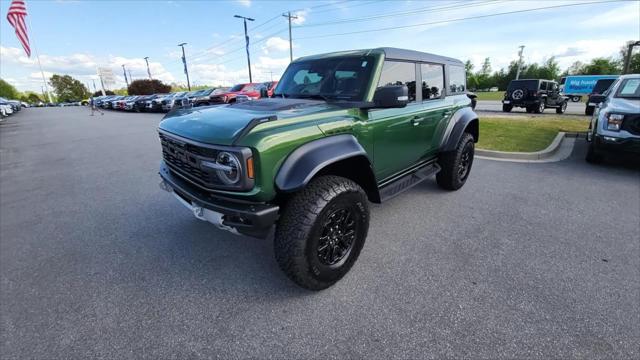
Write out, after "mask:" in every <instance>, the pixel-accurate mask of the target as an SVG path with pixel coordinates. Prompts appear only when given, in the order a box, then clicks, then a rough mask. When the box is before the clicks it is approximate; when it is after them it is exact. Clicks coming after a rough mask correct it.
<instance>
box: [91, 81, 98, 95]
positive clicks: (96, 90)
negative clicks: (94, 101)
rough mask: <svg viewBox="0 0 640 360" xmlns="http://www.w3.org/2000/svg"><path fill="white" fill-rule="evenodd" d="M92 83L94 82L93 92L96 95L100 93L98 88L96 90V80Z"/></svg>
mask: <svg viewBox="0 0 640 360" xmlns="http://www.w3.org/2000/svg"><path fill="white" fill-rule="evenodd" d="M91 81H93V92H94V93H96V92H98V88H96V80H95V79H91Z"/></svg>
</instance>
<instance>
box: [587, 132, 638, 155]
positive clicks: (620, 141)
mask: <svg viewBox="0 0 640 360" xmlns="http://www.w3.org/2000/svg"><path fill="white" fill-rule="evenodd" d="M594 142H595V146H596V148H597V149H598V150H604V151H611V152H625V153H634V154H640V137H628V138H622V137H614V136H608V135H600V134H596V136H595V137H594Z"/></svg>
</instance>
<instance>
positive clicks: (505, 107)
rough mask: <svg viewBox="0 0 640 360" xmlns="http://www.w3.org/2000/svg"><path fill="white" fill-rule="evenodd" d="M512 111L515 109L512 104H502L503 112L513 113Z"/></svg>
mask: <svg viewBox="0 0 640 360" xmlns="http://www.w3.org/2000/svg"><path fill="white" fill-rule="evenodd" d="M512 109H513V105H511V104H502V111H504V112H511V110H512Z"/></svg>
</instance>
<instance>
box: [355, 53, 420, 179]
mask: <svg viewBox="0 0 640 360" xmlns="http://www.w3.org/2000/svg"><path fill="white" fill-rule="evenodd" d="M385 85H407V87H408V88H409V104H408V105H407V106H406V107H404V108H398V109H375V110H371V111H369V116H368V127H369V130H370V131H371V132H372V134H373V137H374V150H373V157H374V158H373V162H374V169H375V173H376V178H377V180H378V181H381V180H383V179H385V178H388V177H389V176H391V175H393V174H395V173H397V172H399V171H401V170H404V169H406V168H407V167H409V166H410V165H412V164H414V163H415V162H417V161H418V160H419V159H420V158H422V157H423V156H424V155H425V154H426V153H427V150H428V142H427V139H426V137H425V134H426V127H427V124H428V123H429V122H428V121H426V119H425V113H424V109H423V106H422V104H421V103H419V102H417V101H416V100H417V99H416V64H415V63H413V62H404V61H391V60H387V61H385V63H384V65H383V67H382V72H381V74H380V81H379V82H378V86H385Z"/></svg>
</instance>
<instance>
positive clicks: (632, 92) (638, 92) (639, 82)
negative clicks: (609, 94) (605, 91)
mask: <svg viewBox="0 0 640 360" xmlns="http://www.w3.org/2000/svg"><path fill="white" fill-rule="evenodd" d="M615 97H617V98H625V99H640V78H637V79H625V80H623V81H622V84H620V86H618V92H617V93H616V96H615Z"/></svg>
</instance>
